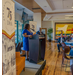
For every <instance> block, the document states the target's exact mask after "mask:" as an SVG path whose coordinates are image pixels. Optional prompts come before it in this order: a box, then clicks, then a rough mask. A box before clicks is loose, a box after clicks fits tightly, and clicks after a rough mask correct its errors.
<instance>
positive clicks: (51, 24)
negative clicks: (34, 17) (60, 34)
mask: <svg viewBox="0 0 75 75" xmlns="http://www.w3.org/2000/svg"><path fill="white" fill-rule="evenodd" d="M56 22H63V23H64V22H73V21H72V20H70V21H67V20H65V21H42V28H47V30H48V28H53V34H52V37H53V38H52V40H53V41H54V40H55V23H56ZM47 40H48V36H47Z"/></svg>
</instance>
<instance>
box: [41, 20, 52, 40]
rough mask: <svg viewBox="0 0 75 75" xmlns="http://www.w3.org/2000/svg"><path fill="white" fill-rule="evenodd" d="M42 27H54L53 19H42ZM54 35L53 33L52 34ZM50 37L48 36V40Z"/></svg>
mask: <svg viewBox="0 0 75 75" xmlns="http://www.w3.org/2000/svg"><path fill="white" fill-rule="evenodd" d="M42 28H47V31H48V29H49V28H53V25H52V21H42ZM52 36H53V34H52ZM48 39H49V37H48V36H47V40H48Z"/></svg>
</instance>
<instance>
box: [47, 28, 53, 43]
mask: <svg viewBox="0 0 75 75" xmlns="http://www.w3.org/2000/svg"><path fill="white" fill-rule="evenodd" d="M52 32H53V28H49V29H48V32H47V35H48V37H49V42H51V39H52V36H51V34H52Z"/></svg>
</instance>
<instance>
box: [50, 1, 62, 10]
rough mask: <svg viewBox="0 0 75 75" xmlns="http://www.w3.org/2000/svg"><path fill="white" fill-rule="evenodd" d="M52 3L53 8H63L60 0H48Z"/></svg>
mask: <svg viewBox="0 0 75 75" xmlns="http://www.w3.org/2000/svg"><path fill="white" fill-rule="evenodd" d="M50 2H51V4H52V7H53V9H54V10H56V9H57V10H58V9H63V3H62V0H60V1H59V0H55V1H50Z"/></svg>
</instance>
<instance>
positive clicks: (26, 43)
mask: <svg viewBox="0 0 75 75" xmlns="http://www.w3.org/2000/svg"><path fill="white" fill-rule="evenodd" d="M24 33H27V35H33V33H31V32H29V31H28V30H27V29H24V30H23V31H22V34H24ZM23 50H25V51H29V42H28V37H23Z"/></svg>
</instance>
